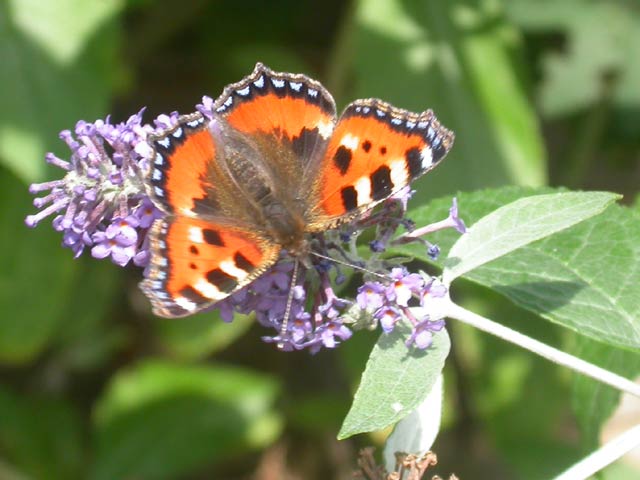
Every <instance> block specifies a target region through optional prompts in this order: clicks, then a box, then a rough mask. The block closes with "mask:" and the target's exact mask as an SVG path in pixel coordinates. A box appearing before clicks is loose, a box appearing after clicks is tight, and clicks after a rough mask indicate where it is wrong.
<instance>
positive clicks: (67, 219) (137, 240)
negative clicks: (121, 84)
mask: <svg viewBox="0 0 640 480" xmlns="http://www.w3.org/2000/svg"><path fill="white" fill-rule="evenodd" d="M142 113H143V112H142V111H140V112H138V113H137V114H135V115H132V116H131V117H129V119H128V120H127V121H126V122H124V123H120V124H117V125H114V124H112V123H110V121H109V118H108V117H107V119H106V120H104V121H103V120H97V121H96V122H94V123H87V122H84V121H79V122H78V123H77V124H76V128H75V131H74V133H75V136H74V134H72V133H71V132H70V131H69V130H64V131H63V132H61V133H60V138H61V139H62V140H64V142H65V143H66V144H67V146H68V147H69V149H70V150H71V157H70V159H69V160H68V161H67V160H63V159H61V158H58V157H56V156H55V155H53V154H52V153H49V154H47V156H46V160H47V162H48V163H50V164H52V165H55V166H56V167H59V168H61V169H62V170H64V171H65V172H66V173H65V175H64V177H63V178H62V179H59V180H54V181H51V182H45V183H34V184H32V185H31V186H30V188H29V191H30V192H31V193H33V194H37V193H43V192H47V191H48V193H47V194H46V195H44V196H42V197H38V198H36V199H35V200H34V201H33V204H34V206H35V207H36V208H39V209H41V210H40V211H39V212H38V213H36V214H35V215H29V216H27V218H26V219H25V223H26V224H27V226H29V227H35V226H36V225H37V224H38V223H40V222H41V221H42V220H43V219H44V218H46V217H49V216H51V215H55V217H54V218H53V228H55V229H56V230H58V231H59V232H62V244H63V245H64V246H65V247H68V248H70V249H71V250H72V251H73V252H74V254H75V256H76V257H78V256H80V255H81V254H82V252H83V251H84V249H85V248H90V249H91V255H92V256H93V257H95V258H107V257H109V258H111V260H112V261H113V262H114V263H116V264H117V265H120V266H125V265H126V264H128V263H129V262H130V261H131V260H133V262H134V264H135V265H137V266H146V265H147V263H148V261H149V251H148V241H147V238H146V237H147V236H146V233H147V231H148V229H149V227H150V226H151V224H152V223H153V221H154V220H155V219H156V218H158V217H159V216H160V212H159V210H158V209H157V208H156V207H155V206H154V205H153V204H152V203H151V201H150V200H149V198H148V197H147V196H146V193H145V187H144V183H143V173H142V172H143V169H144V168H145V167H146V162H147V161H148V160H147V158H148V155H149V145H148V144H147V142H146V138H147V135H148V134H149V133H151V132H153V130H154V129H153V128H152V127H150V126H149V125H143V124H142Z"/></svg>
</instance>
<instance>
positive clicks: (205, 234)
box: [202, 228, 224, 247]
mask: <svg viewBox="0 0 640 480" xmlns="http://www.w3.org/2000/svg"><path fill="white" fill-rule="evenodd" d="M202 238H203V239H204V241H205V242H207V243H208V244H209V245H215V246H216V247H224V241H223V240H222V237H221V236H220V234H219V233H218V232H217V231H215V230H212V229H210V228H204V229H202Z"/></svg>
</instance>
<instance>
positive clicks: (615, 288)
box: [390, 188, 640, 348]
mask: <svg viewBox="0 0 640 480" xmlns="http://www.w3.org/2000/svg"><path fill="white" fill-rule="evenodd" d="M543 192H544V193H548V192H549V189H545V190H543ZM535 193H536V191H535V190H531V189H521V188H503V189H496V190H487V191H481V192H475V193H471V194H460V195H459V197H458V198H459V203H460V212H461V216H462V218H464V219H465V221H467V223H468V224H472V223H473V222H475V221H476V220H478V219H479V218H482V217H483V216H485V215H487V214H488V213H489V212H491V211H493V210H495V209H496V208H498V207H499V206H500V205H504V204H507V203H510V202H512V201H514V200H516V199H517V198H519V197H522V196H530V195H532V194H535ZM538 193H539V192H538ZM450 202H451V200H450V199H441V200H438V201H434V202H433V203H432V204H431V205H429V206H428V207H424V208H421V209H418V210H417V211H414V213H415V215H414V216H413V217H414V219H415V220H418V221H419V223H418V224H423V223H429V221H430V220H440V219H442V218H443V217H446V211H447V209H448V207H449V205H450ZM458 237H459V235H458V234H456V233H455V232H451V231H449V232H443V233H442V234H438V235H434V236H433V238H432V239H431V240H432V241H435V242H437V243H439V244H440V246H441V247H442V248H443V251H445V252H446V251H447V249H448V248H450V245H451V244H452V242H453V241H455V240H456V239H457V238H458ZM637 238H640V215H639V214H638V213H637V212H636V211H634V210H632V209H629V208H626V207H620V206H618V205H611V206H610V207H609V208H608V209H606V210H605V211H604V212H603V213H602V214H600V215H597V216H595V217H593V218H590V219H588V220H586V221H584V222H582V223H580V224H578V225H575V226H573V227H572V228H570V229H567V230H565V231H562V232H559V233H556V234H555V235H552V236H550V237H547V238H546V239H543V240H539V241H537V242H535V243H532V244H529V245H527V246H525V247H521V248H519V249H518V250H515V251H513V252H511V253H510V254H509V255H506V256H504V257H501V258H499V259H496V260H494V261H492V262H491V263H487V264H484V265H482V266H480V267H478V268H476V269H475V270H473V271H471V272H468V273H467V274H465V275H464V277H465V278H467V279H469V280H471V281H473V282H475V283H478V284H480V285H484V286H486V287H488V288H491V289H493V290H495V291H497V292H498V293H500V294H502V295H504V296H505V297H507V298H509V299H510V300H511V301H513V302H514V303H516V304H517V305H519V306H521V307H523V308H526V309H528V310H530V311H532V312H534V313H536V314H538V315H540V316H542V317H544V318H546V319H548V320H551V321H552V322H555V323H557V324H559V325H562V326H564V327H567V328H570V329H572V330H574V331H576V332H578V333H579V334H581V335H586V336H588V337H591V338H593V339H595V340H598V341H600V342H605V343H609V344H612V345H617V346H621V347H625V348H639V347H640V319H638V315H637V312H639V311H640V291H639V290H638V288H637V286H638V285H640V244H638V242H637V241H636V239H637ZM393 251H394V252H396V253H403V254H406V255H412V256H414V257H416V258H419V259H421V260H423V261H429V259H428V256H427V255H426V251H425V249H424V247H422V246H419V245H407V246H403V247H402V248H398V247H396V248H394V249H393ZM390 253H393V252H390ZM454 296H455V295H454Z"/></svg>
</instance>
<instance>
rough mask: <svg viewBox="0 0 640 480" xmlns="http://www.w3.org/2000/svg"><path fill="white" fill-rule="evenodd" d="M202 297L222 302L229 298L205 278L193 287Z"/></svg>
mask: <svg viewBox="0 0 640 480" xmlns="http://www.w3.org/2000/svg"><path fill="white" fill-rule="evenodd" d="M193 288H195V289H196V290H197V291H198V292H200V294H201V295H203V296H205V297H207V298H208V299H210V300H222V299H223V298H226V297H227V294H226V293H223V292H221V291H220V290H219V289H218V287H216V286H215V285H214V284H212V283H210V282H208V281H207V280H205V279H204V278H201V279H199V280H198V281H197V282H196V284H195V285H194V286H193Z"/></svg>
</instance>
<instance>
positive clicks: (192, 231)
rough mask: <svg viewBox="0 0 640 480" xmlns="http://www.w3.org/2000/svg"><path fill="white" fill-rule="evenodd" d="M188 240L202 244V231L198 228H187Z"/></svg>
mask: <svg viewBox="0 0 640 480" xmlns="http://www.w3.org/2000/svg"><path fill="white" fill-rule="evenodd" d="M189 240H191V241H192V242H193V243H204V238H203V237H202V229H201V228H200V227H189Z"/></svg>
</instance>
